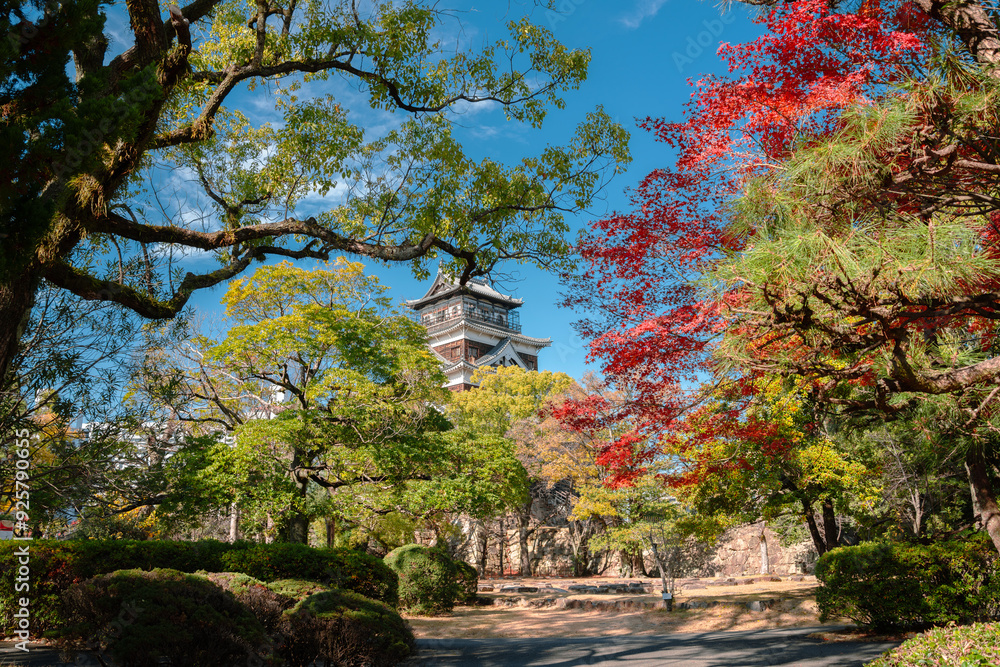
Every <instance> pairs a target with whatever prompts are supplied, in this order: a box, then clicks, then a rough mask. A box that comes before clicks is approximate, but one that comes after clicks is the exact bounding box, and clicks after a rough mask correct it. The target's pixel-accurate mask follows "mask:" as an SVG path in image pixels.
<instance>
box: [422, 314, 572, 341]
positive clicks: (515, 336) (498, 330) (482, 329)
mask: <svg viewBox="0 0 1000 667" xmlns="http://www.w3.org/2000/svg"><path fill="white" fill-rule="evenodd" d="M454 322H455V323H454V324H453V325H452V326H450V327H448V328H446V329H436V330H435V331H434V334H433V337H434V338H438V339H440V338H442V337H444V336H447V335H448V334H451V333H454V332H456V331H461V330H462V329H467V330H471V331H476V332H478V333H481V334H486V335H489V336H502V337H503V338H504V339H505V340H507V339H509V340H512V341H514V342H516V343H522V344H524V345H527V346H529V347H537V348H539V349H541V348H543V347H548V346H550V345H552V339H551V338H535V337H534V336H525V335H524V334H519V333H513V332H510V331H506V330H505V329H503V328H502V327H496V326H491V325H489V324H480V323H478V322H470V321H468V320H463V319H457V318H456V319H455V320H454Z"/></svg>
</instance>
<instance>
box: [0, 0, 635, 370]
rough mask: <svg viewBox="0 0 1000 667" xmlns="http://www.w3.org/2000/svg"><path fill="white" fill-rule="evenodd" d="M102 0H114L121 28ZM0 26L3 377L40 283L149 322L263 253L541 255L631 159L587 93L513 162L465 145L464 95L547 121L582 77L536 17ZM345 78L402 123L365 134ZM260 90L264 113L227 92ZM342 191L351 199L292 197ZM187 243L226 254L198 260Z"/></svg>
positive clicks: (75, 12)
mask: <svg viewBox="0 0 1000 667" xmlns="http://www.w3.org/2000/svg"><path fill="white" fill-rule="evenodd" d="M109 12H123V13H127V19H128V20H127V22H126V25H127V27H126V28H125V30H126V34H125V35H124V36H122V37H117V36H114V35H113V31H112V29H111V27H110V25H109V21H108V13H109ZM0 28H2V32H3V34H4V35H5V36H6V37H5V39H4V40H2V44H0V109H2V113H3V118H4V124H3V129H2V130H0V133H2V135H0V136H2V137H3V142H2V145H3V146H4V151H5V153H4V157H5V160H4V166H3V178H0V220H2V222H0V224H2V229H0V234H2V235H3V243H2V244H0V321H3V322H5V323H8V324H9V326H5V327H4V328H3V330H2V331H0V376H3V375H5V374H6V373H7V372H8V370H9V369H10V368H11V363H12V361H13V360H14V358H15V356H16V354H17V345H18V341H19V340H20V338H21V336H22V335H23V333H24V331H25V324H26V318H27V317H28V314H29V312H30V310H31V305H32V301H33V298H34V295H35V292H36V290H37V289H38V286H39V284H40V281H41V280H43V279H44V280H47V281H48V282H49V283H51V284H52V285H54V286H57V287H59V288H61V289H64V290H68V291H70V292H72V293H74V294H76V295H77V296H79V297H82V298H84V299H87V300H101V301H113V302H116V303H118V304H121V305H123V306H125V307H126V308H129V309H131V310H132V311H134V312H135V313H137V314H139V315H140V316H142V317H145V318H153V319H160V318H169V317H172V316H174V315H175V314H176V313H178V312H180V311H181V310H182V309H183V308H184V306H185V304H186V303H187V301H188V299H189V298H190V296H191V294H192V293H194V292H195V291H196V290H199V289H204V288H206V287H211V286H213V285H217V284H219V283H222V282H224V281H226V280H228V279H230V278H232V277H234V276H236V275H238V274H240V273H241V272H242V271H244V270H245V269H246V268H247V267H248V266H249V265H250V263H251V262H253V261H255V260H260V259H264V258H266V257H274V256H278V257H290V258H316V259H321V260H327V259H329V258H330V257H331V256H335V255H337V254H341V253H354V254H358V255H363V256H367V257H371V258H375V259H377V260H381V261H387V262H395V261H399V262H416V264H415V270H416V271H417V272H418V273H421V272H424V271H425V268H424V262H425V261H427V260H429V259H431V258H433V257H436V256H437V255H439V254H440V255H443V256H445V257H447V258H448V259H449V260H453V264H454V268H455V269H457V270H458V272H459V273H460V274H461V275H462V277H463V279H466V280H467V279H468V278H469V277H471V276H475V275H479V274H483V273H487V272H489V271H490V270H491V269H492V268H493V267H494V265H495V264H496V263H498V262H500V261H502V260H505V259H520V260H525V261H529V262H531V261H534V262H537V263H539V264H547V263H548V262H549V261H550V260H552V259H553V258H558V257H559V256H561V255H563V254H564V253H565V251H566V250H567V243H566V241H565V239H564V234H565V232H566V231H567V226H566V223H565V222H564V221H563V215H564V213H565V212H566V211H573V210H580V209H582V208H585V207H586V206H587V204H588V202H590V201H591V199H592V197H593V196H594V194H595V192H597V191H598V190H599V189H600V187H601V185H602V182H603V180H604V176H605V175H607V174H610V173H612V172H614V171H616V170H617V169H618V167H619V166H620V165H622V164H624V163H625V162H626V161H627V160H628V159H629V158H628V152H627V148H626V147H625V143H626V134H625V132H624V131H623V130H622V129H621V128H620V127H619V126H617V125H616V124H614V123H613V122H612V121H611V120H610V118H609V117H608V116H607V115H606V114H605V113H603V111H601V110H597V111H595V112H593V113H592V114H590V115H589V116H588V117H587V119H586V120H585V121H584V122H583V123H581V125H580V126H579V127H578V128H577V131H576V132H575V133H574V134H573V136H572V137H571V138H569V139H568V143H567V145H566V146H565V147H557V146H550V147H546V148H543V149H542V150H541V151H540V152H539V153H538V154H537V155H534V156H530V157H526V158H525V159H523V160H522V161H520V162H519V163H518V164H514V165H505V164H501V163H499V162H497V161H495V160H490V159H485V160H474V159H471V158H469V157H467V156H466V155H465V154H464V152H463V150H462V147H461V145H460V144H459V142H458V141H457V140H456V139H455V138H454V137H453V136H452V132H451V128H452V121H451V116H450V115H449V113H448V112H449V110H450V109H451V108H452V107H454V106H455V105H457V104H465V103H490V104H495V105H498V106H499V107H501V108H502V109H503V110H504V112H505V113H506V115H507V117H508V118H509V119H511V120H514V121H517V122H522V123H525V124H528V125H530V126H539V125H540V124H541V123H542V121H543V120H544V118H545V115H546V110H547V109H548V108H549V107H552V106H557V107H560V106H562V104H563V101H562V98H561V97H560V96H561V94H562V93H563V92H564V91H566V90H571V89H574V88H576V87H577V86H578V85H579V84H580V82H581V81H583V79H584V77H585V75H586V70H587V65H588V61H589V54H588V53H587V52H586V51H582V50H573V49H568V48H566V47H565V46H563V45H562V44H560V43H559V42H558V41H556V40H555V39H554V38H553V36H552V35H551V33H550V32H549V31H547V30H545V29H544V28H541V27H539V26H537V25H534V24H533V23H531V21H529V20H528V19H518V20H512V21H511V22H510V23H509V24H508V25H507V32H508V34H507V35H506V36H505V37H504V38H503V39H500V40H498V41H496V42H495V43H492V44H487V45H485V46H484V47H483V48H482V49H481V50H479V51H478V52H476V51H470V50H467V49H465V48H464V47H463V46H462V45H461V44H460V41H461V40H460V39H459V38H458V36H457V35H460V34H461V32H462V31H461V24H458V23H457V22H453V16H452V15H451V14H450V13H448V12H446V11H444V10H443V9H441V8H438V7H437V6H436V5H429V6H428V5H426V4H425V3H420V2H415V1H407V2H402V3H396V2H382V1H379V2H374V3H370V4H369V5H368V6H366V8H364V9H362V8H361V7H359V6H358V4H357V3H355V2H348V1H347V0H340V1H337V2H333V3H319V2H306V3H295V2H291V3H287V4H284V5H280V4H274V3H270V2H265V3H253V2H247V1H246V0H193V1H192V2H191V3H189V4H187V5H185V6H183V7H180V8H178V7H174V6H171V7H170V8H169V9H168V10H166V11H164V10H163V9H162V8H161V7H160V5H159V4H158V3H157V2H155V0H128V2H126V3H124V5H123V6H122V5H118V6H113V7H111V8H110V9H109V8H108V5H107V4H106V3H105V2H103V1H102V0H83V1H80V2H70V3H62V4H59V3H47V2H42V1H41V0H22V1H20V2H10V3H6V4H5V5H4V10H3V12H2V14H0ZM449 34H452V35H456V37H455V38H454V39H450V38H448V37H446V35H449ZM119 43H124V44H130V45H131V46H129V47H128V48H127V49H125V50H123V51H120V52H116V51H115V48H114V45H115V44H119ZM70 62H72V63H73V67H68V66H67V65H68V63H70ZM337 82H343V83H344V84H347V85H348V86H349V85H352V84H353V85H356V86H360V88H361V90H362V91H363V93H364V94H365V95H366V97H367V99H366V103H367V105H368V107H370V108H371V109H377V110H386V111H390V112H400V113H402V114H405V120H403V121H401V122H399V123H398V125H397V126H396V127H394V128H392V129H391V130H389V131H388V132H387V133H385V134H384V135H383V136H378V137H370V136H366V133H365V132H364V128H363V127H361V126H360V125H358V124H356V123H355V122H354V121H352V119H350V118H349V114H348V112H347V110H346V108H345V106H344V105H343V104H342V102H343V100H341V99H340V98H339V97H338V94H337V93H335V92H331V91H333V90H337V86H336V83H337ZM265 89H266V92H267V95H268V97H267V99H268V100H271V101H270V102H268V104H269V105H271V106H272V108H273V111H274V113H275V114H276V115H278V116H280V117H281V120H280V122H278V123H276V124H274V125H270V124H267V123H264V124H259V123H255V122H253V121H252V120H251V119H250V118H248V117H247V116H246V115H245V114H243V113H241V112H240V110H239V109H238V108H236V106H235V104H237V102H236V100H237V99H238V98H239V97H240V96H242V95H252V96H255V99H257V100H260V99H264V98H263V94H264V92H265ZM147 178H148V180H149V181H151V185H150V186H146V185H144V180H147ZM335 187H336V188H339V189H340V190H339V191H340V192H346V193H347V196H346V197H345V200H344V201H343V203H340V204H331V206H330V207H329V208H328V209H326V210H323V211H320V212H317V213H315V214H313V215H309V214H307V213H306V212H305V211H304V210H303V200H304V198H306V197H307V196H318V197H324V196H326V195H329V194H330V193H331V192H333V190H334V188H335ZM195 189H197V190H198V191H199V194H198V195H197V196H192V197H191V198H190V199H188V202H189V204H183V203H181V204H178V205H173V204H168V203H167V202H169V201H170V200H171V199H172V197H171V191H172V192H175V193H178V194H180V193H184V194H185V195H186V194H190V193H192V192H194V191H195ZM179 199H184V195H180V197H179ZM192 251H204V252H208V253H212V254H214V256H215V257H216V258H217V259H218V260H219V266H218V268H215V269H214V270H213V269H208V270H204V271H203V272H200V273H199V272H197V271H194V270H193V267H192V265H190V264H185V262H184V261H183V258H184V257H185V256H188V255H190V253H191V252H192Z"/></svg>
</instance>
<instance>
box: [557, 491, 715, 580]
mask: <svg viewBox="0 0 1000 667" xmlns="http://www.w3.org/2000/svg"><path fill="white" fill-rule="evenodd" d="M573 516H574V518H576V519H581V518H585V517H587V516H600V517H606V518H608V519H610V520H611V522H612V525H610V526H609V527H608V528H607V530H605V531H604V532H603V533H601V534H600V535H598V536H597V537H595V538H594V540H593V541H594V543H595V545H599V546H601V547H603V548H606V549H612V550H615V551H618V552H620V553H621V554H623V555H628V556H632V557H633V558H634V560H636V561H641V560H642V559H643V558H644V554H645V553H647V552H649V553H651V554H652V556H653V560H654V561H655V562H656V566H657V568H658V570H659V575H660V578H661V581H662V583H663V592H664V593H669V594H670V595H671V596H672V595H673V593H674V579H675V577H677V576H678V575H681V574H683V573H684V572H685V571H686V570H697V569H698V566H699V563H697V562H696V558H695V559H692V555H694V556H696V555H697V554H698V553H699V549H697V548H696V546H697V543H699V542H711V541H712V540H714V539H715V537H717V535H718V533H719V532H720V528H721V525H720V524H719V523H718V521H716V520H715V519H714V518H713V517H711V516H708V515H704V514H699V513H697V512H696V511H695V510H694V508H693V507H692V506H691V505H690V504H689V503H686V502H684V501H682V500H681V499H679V498H678V497H676V496H674V495H672V494H670V493H668V492H667V490H665V489H664V485H663V481H662V480H661V479H660V478H659V477H658V476H657V475H656V474H654V473H648V474H644V475H641V476H639V477H637V478H636V479H634V480H633V481H632V482H631V483H629V484H623V485H620V486H617V487H614V488H612V487H608V486H592V487H588V488H587V489H586V490H585V491H584V493H583V494H582V497H581V498H580V501H579V502H578V503H577V505H576V507H574V508H573Z"/></svg>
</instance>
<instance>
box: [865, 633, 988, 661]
mask: <svg viewBox="0 0 1000 667" xmlns="http://www.w3.org/2000/svg"><path fill="white" fill-rule="evenodd" d="M868 665H869V666H870V667H908V666H910V665H912V666H913V667H916V666H918V665H919V666H920V667H945V666H948V667H989V666H990V665H1000V623H975V624H973V625H963V626H956V627H948V628H934V629H932V630H928V631H927V632H925V633H923V634H921V635H918V636H916V637H914V638H912V639H907V640H906V641H905V642H903V643H902V644H901V645H899V646H897V647H896V648H894V649H893V650H891V651H889V652H888V653H886V654H885V655H883V656H882V657H880V658H877V659H875V660H873V661H871V662H869V663H868Z"/></svg>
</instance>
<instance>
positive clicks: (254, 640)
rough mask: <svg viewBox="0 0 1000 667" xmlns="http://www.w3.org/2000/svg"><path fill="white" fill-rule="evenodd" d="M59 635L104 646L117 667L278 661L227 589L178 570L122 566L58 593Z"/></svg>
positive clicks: (265, 638)
mask: <svg viewBox="0 0 1000 667" xmlns="http://www.w3.org/2000/svg"><path fill="white" fill-rule="evenodd" d="M64 605H65V613H66V619H67V621H68V625H67V627H66V628H65V634H64V637H63V639H64V641H73V640H76V641H77V642H85V643H86V645H87V646H88V647H90V648H92V649H97V650H101V651H105V652H109V653H110V654H111V655H112V656H114V658H115V662H116V664H119V665H122V667H145V666H147V665H155V664H157V663H158V662H159V661H160V659H161V658H166V659H168V660H169V661H170V664H171V665H173V666H174V667H188V666H190V667H199V666H201V665H225V664H246V663H249V662H254V663H256V664H276V661H275V660H274V656H273V650H272V648H271V639H270V637H268V635H267V633H266V631H265V630H264V628H263V627H262V626H261V624H260V623H259V622H258V621H257V619H256V618H254V616H253V615H252V614H251V613H250V611H249V610H247V609H246V608H245V607H244V606H243V605H241V604H240V603H239V602H238V601H237V600H236V598H235V597H234V596H233V595H232V594H231V593H229V592H227V591H224V590H222V589H221V588H219V587H218V586H216V585H215V584H213V583H211V582H210V581H207V580H206V579H205V578H203V577H198V576H195V575H189V574H184V573H183V572H178V571H177V570H164V569H156V570H152V571H151V572H146V571H143V570H123V571H120V572H113V573H111V574H104V575H100V576H97V577H94V578H92V579H89V580H87V581H85V582H82V583H78V584H74V585H73V586H71V587H70V588H69V589H68V590H67V591H66V593H65V595H64Z"/></svg>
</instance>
